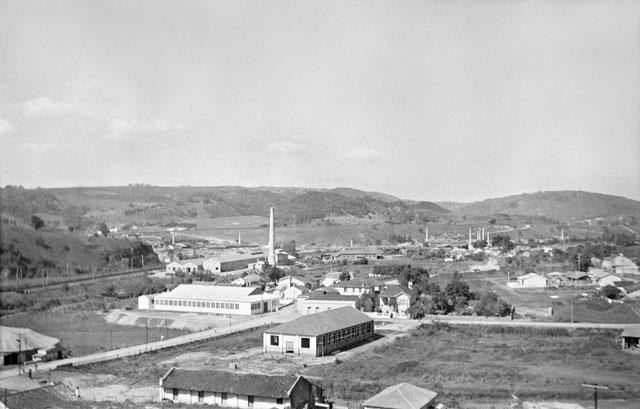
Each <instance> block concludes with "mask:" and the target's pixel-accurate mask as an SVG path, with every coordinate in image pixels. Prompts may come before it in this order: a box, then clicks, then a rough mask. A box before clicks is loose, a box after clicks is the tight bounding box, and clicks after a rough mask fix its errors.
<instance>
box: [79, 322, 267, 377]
mask: <svg viewBox="0 0 640 409" xmlns="http://www.w3.org/2000/svg"><path fill="white" fill-rule="evenodd" d="M265 328H268V326H263V327H259V328H254V329H251V330H247V331H242V332H238V333H235V334H231V335H226V336H221V337H217V338H213V339H210V340H207V341H201V342H194V343H191V344H188V345H183V346H179V347H173V348H166V349H162V350H159V351H154V352H149V353H146V354H143V355H137V356H132V357H127V358H122V359H117V360H114V361H108V362H101V363H97V364H91V365H84V366H81V367H78V368H76V369H74V372H78V373H88V374H94V375H97V374H100V375H115V376H119V377H123V378H127V379H128V380H129V382H134V381H135V382H144V383H145V384H153V385H157V382H158V379H159V378H160V376H162V375H163V374H164V373H165V372H166V371H168V370H169V369H170V368H171V367H173V366H178V367H187V368H192V369H205V368H209V369H213V368H215V367H216V366H218V368H219V369H222V367H225V365H228V363H230V362H237V363H238V365H239V366H240V369H242V365H243V364H242V361H240V359H241V358H243V357H246V356H247V355H252V354H255V353H256V350H255V349H256V348H260V351H261V347H262V332H263V331H264V329H265ZM221 357H223V358H227V359H228V360H227V359H220V358H221ZM214 358H215V359H214Z"/></svg>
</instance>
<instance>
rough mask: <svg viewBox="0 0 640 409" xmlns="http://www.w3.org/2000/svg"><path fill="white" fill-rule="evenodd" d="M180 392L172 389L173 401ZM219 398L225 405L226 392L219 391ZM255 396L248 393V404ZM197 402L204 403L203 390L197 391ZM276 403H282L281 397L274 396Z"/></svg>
mask: <svg viewBox="0 0 640 409" xmlns="http://www.w3.org/2000/svg"><path fill="white" fill-rule="evenodd" d="M179 393H180V390H179V389H173V401H174V402H177V401H178V394H179ZM215 395H216V394H215V393H214V397H215ZM220 400H221V401H222V405H225V404H226V403H227V402H226V401H227V393H226V392H221V393H220ZM254 400H255V398H254V397H253V396H252V395H248V396H247V403H248V404H249V406H252V405H253V403H254ZM198 403H204V391H198ZM276 403H277V404H279V405H281V404H282V403H283V398H276Z"/></svg>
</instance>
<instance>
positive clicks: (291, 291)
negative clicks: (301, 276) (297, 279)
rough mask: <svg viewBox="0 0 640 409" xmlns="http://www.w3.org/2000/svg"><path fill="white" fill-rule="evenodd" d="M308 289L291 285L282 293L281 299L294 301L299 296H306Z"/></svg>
mask: <svg viewBox="0 0 640 409" xmlns="http://www.w3.org/2000/svg"><path fill="white" fill-rule="evenodd" d="M308 292H309V289H308V288H307V287H305V286H302V285H292V286H291V287H287V288H286V289H284V290H283V291H282V298H284V299H285V300H295V299H296V298H298V297H300V296H301V295H304V294H307V293H308Z"/></svg>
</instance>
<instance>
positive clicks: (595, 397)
mask: <svg viewBox="0 0 640 409" xmlns="http://www.w3.org/2000/svg"><path fill="white" fill-rule="evenodd" d="M582 387H583V388H593V404H594V406H595V409H598V389H605V390H608V389H609V388H608V387H607V386H602V385H598V384H590V383H583V384H582Z"/></svg>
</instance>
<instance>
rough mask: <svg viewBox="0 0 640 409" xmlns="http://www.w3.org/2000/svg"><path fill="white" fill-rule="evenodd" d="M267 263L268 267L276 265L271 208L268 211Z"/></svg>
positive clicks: (274, 235)
mask: <svg viewBox="0 0 640 409" xmlns="http://www.w3.org/2000/svg"><path fill="white" fill-rule="evenodd" d="M267 261H268V262H269V265H272V266H275V265H276V231H275V228H274V227H273V207H271V208H270V209H269V254H268V256H267Z"/></svg>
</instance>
